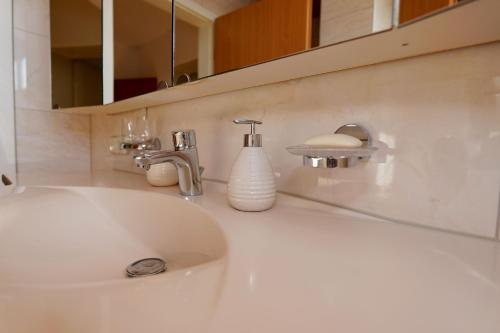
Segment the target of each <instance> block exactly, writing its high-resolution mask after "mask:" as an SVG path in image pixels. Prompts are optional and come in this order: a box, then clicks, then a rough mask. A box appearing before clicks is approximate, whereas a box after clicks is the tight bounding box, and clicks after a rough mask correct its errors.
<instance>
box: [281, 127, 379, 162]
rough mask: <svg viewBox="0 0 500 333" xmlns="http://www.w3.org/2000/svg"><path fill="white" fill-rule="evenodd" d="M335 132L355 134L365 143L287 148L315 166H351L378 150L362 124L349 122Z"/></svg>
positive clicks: (365, 159)
mask: <svg viewBox="0 0 500 333" xmlns="http://www.w3.org/2000/svg"><path fill="white" fill-rule="evenodd" d="M335 133H336V134H346V135H351V136H354V137H356V138H358V139H359V140H361V142H362V143H363V145H362V146H361V147H359V148H338V147H331V146H309V145H298V146H292V147H287V148H286V149H287V150H288V152H290V153H291V154H293V155H298V156H302V157H303V164H304V166H309V167H313V168H350V167H353V166H355V165H357V164H358V162H360V161H367V160H368V159H369V158H370V156H371V155H372V154H373V153H374V152H375V151H377V148H376V147H373V146H372V145H371V142H372V140H371V136H370V133H369V132H368V131H367V130H366V129H365V128H364V127H363V126H361V125H358V124H347V125H344V126H342V127H340V128H339V129H337V131H335Z"/></svg>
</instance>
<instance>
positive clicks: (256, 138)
mask: <svg viewBox="0 0 500 333" xmlns="http://www.w3.org/2000/svg"><path fill="white" fill-rule="evenodd" d="M233 123H235V124H237V125H250V134H245V137H244V138H243V146H244V147H262V135H261V134H256V133H255V125H262V122H261V121H258V120H248V119H235V120H233Z"/></svg>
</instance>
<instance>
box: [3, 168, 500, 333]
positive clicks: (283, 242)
mask: <svg viewBox="0 0 500 333" xmlns="http://www.w3.org/2000/svg"><path fill="white" fill-rule="evenodd" d="M24 183H25V184H28V185H64V186H70V185H77V186H104V187H119V188H128V189H137V190H146V191H154V192H160V193H165V194H166V195H174V196H178V194H177V188H175V187H171V188H153V187H151V186H149V185H148V184H147V183H146V180H145V177H144V176H140V175H135V174H129V173H123V172H103V173H95V174H93V175H91V176H89V175H66V176H64V175H60V176H54V177H47V176H46V175H45V176H39V177H37V178H34V179H31V180H24ZM204 190H205V194H204V195H203V196H201V197H197V198H194V199H192V200H191V201H192V202H194V203H195V204H197V205H200V206H201V207H203V208H205V209H206V210H208V211H210V212H211V214H212V215H213V216H214V218H215V219H216V220H217V223H219V225H220V227H221V228H222V229H223V231H224V233H225V235H226V238H227V242H228V248H229V254H228V261H227V266H226V267H227V268H226V271H225V273H224V279H223V284H222V286H221V290H220V292H219V293H218V297H217V300H216V302H215V304H214V313H213V314H212V315H211V316H210V317H211V318H210V320H209V321H208V322H207V323H206V330H204V331H205V332H218V333H221V332H261V333H262V332H269V333H271V332H273V333H276V332H305V331H307V332H342V333H358V332H383V333H396V332H398V333H399V332H405V333H410V332H419V333H422V332H426V333H431V332H436V333H447V332H450V333H459V332H464V333H465V332H468V333H469V332H478V333H489V332H491V333H493V332H495V333H497V332H500V243H498V242H495V241H490V240H485V239H480V238H474V237H468V236H461V235H457V234H452V233H446V232H440V231H434V230H429V229H425V228H421V227H413V226H406V225H401V224H396V223H391V222H384V221H381V220H377V219H374V218H371V217H366V216H363V215H361V214H357V213H353V212H350V211H348V210H344V209H340V208H335V207H332V206H328V205H323V204H319V203H315V202H310V201H306V200H302V199H298V198H294V197H290V196H286V195H278V201H277V204H276V206H275V207H274V208H273V209H272V210H270V211H266V212H261V213H244V212H239V211H236V210H233V209H231V208H230V207H229V206H228V205H227V203H226V198H225V193H224V191H225V186H224V185H223V184H219V183H213V182H209V181H205V182H204ZM0 328H1V325H0ZM106 332H107V331H106Z"/></svg>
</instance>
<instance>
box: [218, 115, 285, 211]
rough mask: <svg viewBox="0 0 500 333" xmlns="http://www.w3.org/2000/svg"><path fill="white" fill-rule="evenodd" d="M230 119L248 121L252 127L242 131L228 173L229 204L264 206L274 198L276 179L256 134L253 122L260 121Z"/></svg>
mask: <svg viewBox="0 0 500 333" xmlns="http://www.w3.org/2000/svg"><path fill="white" fill-rule="evenodd" d="M233 122H234V123H235V124H246V125H250V126H251V130H250V134H245V137H244V141H243V148H242V149H241V151H240V154H239V155H238V158H237V159H236V161H235V162H234V165H233V169H232V171H231V176H230V177H229V184H228V187H227V195H228V200H229V204H230V205H231V206H232V207H234V208H236V209H238V210H242V211H245V212H260V211H263V210H267V209H269V208H271V207H272V206H273V204H274V201H275V200H276V183H275V181H274V174H273V169H272V167H271V164H270V163H269V160H268V159H267V156H266V153H265V152H264V149H263V148H262V135H260V134H255V125H260V124H262V122H260V121H255V120H243V119H237V120H234V121H233Z"/></svg>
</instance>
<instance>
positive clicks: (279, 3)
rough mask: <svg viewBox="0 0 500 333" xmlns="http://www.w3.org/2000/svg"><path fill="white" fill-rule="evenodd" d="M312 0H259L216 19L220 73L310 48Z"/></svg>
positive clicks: (215, 57) (216, 49)
mask: <svg viewBox="0 0 500 333" xmlns="http://www.w3.org/2000/svg"><path fill="white" fill-rule="evenodd" d="M311 35H312V0H260V1H257V2H255V3H253V4H251V5H248V6H246V7H243V8H241V9H239V10H236V11H234V12H231V13H229V14H226V15H224V16H221V17H219V18H217V19H216V21H215V27H214V66H215V72H216V73H220V72H224V71H228V70H232V69H236V68H242V67H245V66H250V65H253V64H257V63H261V62H264V61H268V60H271V59H275V58H278V57H282V56H285V55H288V54H292V53H296V52H300V51H304V50H307V49H309V48H311Z"/></svg>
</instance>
